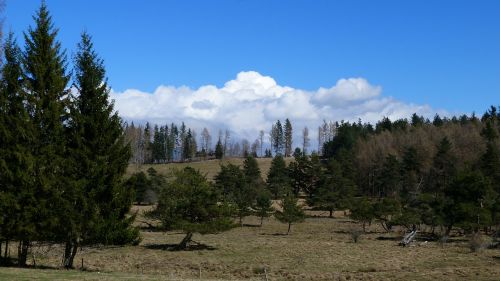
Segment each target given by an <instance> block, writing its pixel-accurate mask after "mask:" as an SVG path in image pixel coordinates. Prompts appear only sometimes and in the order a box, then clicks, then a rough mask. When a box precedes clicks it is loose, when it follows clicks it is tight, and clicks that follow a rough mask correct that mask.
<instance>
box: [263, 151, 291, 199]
mask: <svg viewBox="0 0 500 281" xmlns="http://www.w3.org/2000/svg"><path fill="white" fill-rule="evenodd" d="M266 183H267V188H268V190H269V191H270V192H271V194H272V195H273V197H274V199H278V198H280V197H281V196H282V195H283V194H285V193H286V192H287V191H288V189H289V188H290V178H289V177H288V170H287V168H286V163H285V160H284V159H283V156H281V155H277V156H275V157H274V159H273V161H272V162H271V168H270V169H269V173H268V174H267V182H266Z"/></svg>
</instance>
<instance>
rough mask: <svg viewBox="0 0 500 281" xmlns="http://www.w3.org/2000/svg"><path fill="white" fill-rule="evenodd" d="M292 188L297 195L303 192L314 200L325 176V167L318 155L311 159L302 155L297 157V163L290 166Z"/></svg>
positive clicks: (299, 154)
mask: <svg viewBox="0 0 500 281" xmlns="http://www.w3.org/2000/svg"><path fill="white" fill-rule="evenodd" d="M288 171H289V177H290V182H291V187H292V190H293V192H294V193H295V195H298V194H299V192H301V191H303V192H305V193H306V194H307V195H308V196H309V199H311V198H313V197H314V195H315V193H316V191H317V189H318V186H319V185H320V181H321V179H322V176H323V166H322V165H321V163H320V159H319V157H318V155H317V154H313V155H311V157H308V156H303V155H302V154H301V153H298V154H296V155H295V161H294V162H292V163H290V165H289V166H288Z"/></svg>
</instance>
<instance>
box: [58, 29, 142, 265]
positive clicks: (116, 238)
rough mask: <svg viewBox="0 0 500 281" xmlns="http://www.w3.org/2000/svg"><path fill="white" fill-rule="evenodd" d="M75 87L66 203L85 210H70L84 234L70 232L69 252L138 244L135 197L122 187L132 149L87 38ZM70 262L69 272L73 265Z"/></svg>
mask: <svg viewBox="0 0 500 281" xmlns="http://www.w3.org/2000/svg"><path fill="white" fill-rule="evenodd" d="M75 87H76V88H77V90H78V95H77V96H76V97H75V98H74V101H73V103H72V107H71V111H70V117H71V119H70V120H69V127H68V141H69V143H68V149H69V153H70V157H68V158H67V159H69V160H70V161H72V164H71V166H70V167H71V169H69V170H68V178H70V182H71V183H72V184H73V186H72V187H71V189H69V190H68V191H67V192H66V194H70V197H69V198H68V200H80V201H81V206H73V207H72V208H74V209H68V212H70V213H71V212H79V213H80V216H76V217H74V221H75V225H77V226H78V228H79V229H80V231H79V232H78V231H77V232H75V231H74V230H72V231H71V233H73V237H70V238H69V239H68V240H67V241H66V243H67V247H70V248H71V247H75V248H77V247H79V246H80V245H81V244H93V243H103V244H126V243H135V242H137V239H138V230H137V229H134V228H132V226H131V224H132V221H133V217H131V218H127V216H126V215H127V213H128V211H129V210H130V207H131V204H132V200H133V199H134V198H135V194H134V193H133V189H132V188H129V186H127V185H125V184H123V183H122V177H123V175H124V174H125V170H126V168H127V166H128V160H129V158H130V155H131V154H130V148H129V146H128V145H126V144H125V141H124V136H123V129H122V123H121V119H120V118H119V116H118V114H117V113H116V112H114V109H113V104H111V103H110V102H109V87H108V86H107V83H106V78H105V69H104V65H103V61H102V60H101V59H100V58H99V57H98V56H97V54H96V53H95V51H94V49H93V44H92V41H91V38H90V36H89V35H88V34H86V33H83V34H82V40H81V42H80V44H79V45H78V52H77V54H76V56H75ZM77 188H78V189H77ZM77 202H78V201H77ZM75 254H76V251H75ZM72 258H74V255H73V257H72ZM72 258H71V260H69V261H67V262H66V263H67V264H66V266H67V267H71V266H72Z"/></svg>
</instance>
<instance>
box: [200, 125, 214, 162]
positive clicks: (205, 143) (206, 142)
mask: <svg viewBox="0 0 500 281" xmlns="http://www.w3.org/2000/svg"><path fill="white" fill-rule="evenodd" d="M211 146H212V136H211V135H210V132H208V129H207V128H203V131H202V132H201V148H202V149H204V150H205V155H207V154H208V153H209V151H210V147H211ZM205 158H206V156H205Z"/></svg>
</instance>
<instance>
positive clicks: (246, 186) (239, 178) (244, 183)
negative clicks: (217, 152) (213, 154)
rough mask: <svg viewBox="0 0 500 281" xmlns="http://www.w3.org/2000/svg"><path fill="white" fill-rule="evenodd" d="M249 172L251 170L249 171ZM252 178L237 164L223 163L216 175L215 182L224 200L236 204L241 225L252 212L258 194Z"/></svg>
mask: <svg viewBox="0 0 500 281" xmlns="http://www.w3.org/2000/svg"><path fill="white" fill-rule="evenodd" d="M248 172H249V171H248ZM250 180H251V179H250V178H248V179H247V178H246V177H245V173H244V172H243V171H242V170H241V169H240V168H239V167H238V166H236V165H233V164H227V165H225V166H224V165H221V170H220V172H219V173H218V174H217V175H216V176H215V184H216V186H217V188H218V189H219V190H220V192H221V193H222V195H223V198H224V201H225V202H226V203H229V204H230V205H232V206H234V207H235V208H236V210H237V215H238V218H239V221H240V225H241V226H242V225H243V218H244V217H245V216H247V215H249V214H250V208H251V207H252V206H253V205H254V201H255V197H256V195H257V189H256V186H255V185H253V184H252V183H250Z"/></svg>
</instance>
